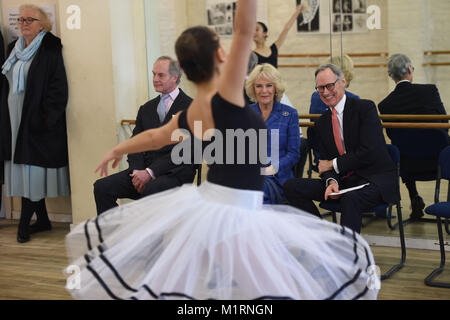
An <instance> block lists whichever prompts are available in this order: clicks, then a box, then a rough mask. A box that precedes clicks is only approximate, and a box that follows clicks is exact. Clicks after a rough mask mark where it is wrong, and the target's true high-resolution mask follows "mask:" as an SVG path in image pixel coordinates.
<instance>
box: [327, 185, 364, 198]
mask: <svg viewBox="0 0 450 320" xmlns="http://www.w3.org/2000/svg"><path fill="white" fill-rule="evenodd" d="M369 184H370V183H366V184H362V185H360V186H356V187H352V188H348V189H343V190H340V191H339V192H333V193H330V196H338V195H341V194H344V193H347V192H350V191H355V190H359V189H362V188H364V187H365V186H368V185H369Z"/></svg>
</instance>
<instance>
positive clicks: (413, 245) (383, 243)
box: [362, 231, 450, 252]
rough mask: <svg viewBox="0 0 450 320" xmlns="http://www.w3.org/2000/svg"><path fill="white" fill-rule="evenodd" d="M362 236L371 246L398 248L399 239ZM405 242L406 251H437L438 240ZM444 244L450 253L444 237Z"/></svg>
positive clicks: (416, 239)
mask: <svg viewBox="0 0 450 320" xmlns="http://www.w3.org/2000/svg"><path fill="white" fill-rule="evenodd" d="M444 233H445V231H444ZM362 236H363V238H364V239H366V241H367V242H368V243H369V245H371V246H376V247H394V248H400V238H399V237H390V236H380V235H372V234H363V235H362ZM405 242H406V248H407V249H421V250H439V240H438V239H423V238H405ZM444 244H445V245H444V248H445V251H449V252H450V243H449V240H448V237H447V240H446V239H445V236H444Z"/></svg>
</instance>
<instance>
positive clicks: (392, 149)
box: [386, 144, 400, 165]
mask: <svg viewBox="0 0 450 320" xmlns="http://www.w3.org/2000/svg"><path fill="white" fill-rule="evenodd" d="M386 147H387V149H388V151H389V155H390V156H391V158H392V161H394V163H395V164H396V165H398V164H399V163H400V150H399V149H398V148H397V146H395V145H393V144H387V145H386Z"/></svg>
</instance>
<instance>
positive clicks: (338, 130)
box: [331, 108, 345, 156]
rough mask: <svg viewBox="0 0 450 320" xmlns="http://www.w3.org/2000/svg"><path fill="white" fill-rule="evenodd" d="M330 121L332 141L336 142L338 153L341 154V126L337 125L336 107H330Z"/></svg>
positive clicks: (342, 148) (342, 151)
mask: <svg viewBox="0 0 450 320" xmlns="http://www.w3.org/2000/svg"><path fill="white" fill-rule="evenodd" d="M331 123H332V124H333V136H334V143H335V144H336V147H337V149H338V152H339V155H340V156H342V155H343V154H344V153H345V152H344V146H343V145H342V138H341V126H340V125H339V119H338V117H337V111H336V108H333V109H332V116H331Z"/></svg>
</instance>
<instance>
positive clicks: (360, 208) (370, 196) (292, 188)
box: [283, 176, 384, 233]
mask: <svg viewBox="0 0 450 320" xmlns="http://www.w3.org/2000/svg"><path fill="white" fill-rule="evenodd" d="M346 180H347V181H346V182H342V183H341V184H340V185H339V189H340V190H342V189H346V188H350V187H354V186H357V185H360V184H365V183H367V181H365V180H364V179H361V178H359V177H357V176H352V177H350V178H348V179H346ZM344 181H345V180H344ZM283 189H284V193H285V195H286V198H287V200H288V201H289V204H290V205H292V206H293V207H296V208H298V209H301V210H303V211H306V212H309V213H311V214H314V215H316V216H318V217H320V213H319V210H318V209H317V207H316V205H315V204H314V202H313V200H315V201H324V200H325V199H324V197H325V190H326V188H325V184H324V182H323V181H322V180H320V179H291V180H288V181H286V183H285V184H284V186H283ZM330 201H339V204H340V207H341V225H343V226H345V227H348V228H350V229H352V230H354V231H356V232H358V233H360V231H361V224H362V213H364V212H367V211H369V210H371V209H373V208H374V207H376V206H378V205H380V204H382V203H384V201H383V198H382V197H381V193H380V190H378V188H377V187H376V186H375V185H373V184H370V185H368V186H366V187H364V188H362V189H359V190H356V191H352V192H347V193H345V194H343V195H342V196H341V198H340V199H339V200H330Z"/></svg>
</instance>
